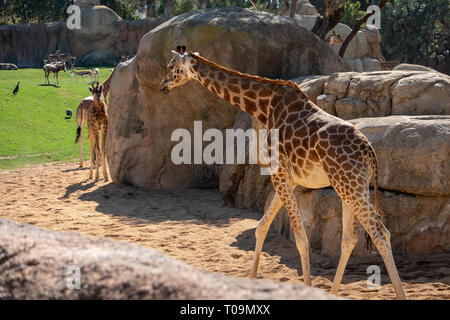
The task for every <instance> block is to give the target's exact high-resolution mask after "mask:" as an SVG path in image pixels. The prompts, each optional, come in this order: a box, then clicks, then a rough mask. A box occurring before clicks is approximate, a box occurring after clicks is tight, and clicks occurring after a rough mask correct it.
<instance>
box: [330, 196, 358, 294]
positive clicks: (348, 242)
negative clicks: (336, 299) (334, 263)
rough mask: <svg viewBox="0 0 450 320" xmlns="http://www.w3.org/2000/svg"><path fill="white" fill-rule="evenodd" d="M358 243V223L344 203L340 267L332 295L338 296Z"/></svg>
mask: <svg viewBox="0 0 450 320" xmlns="http://www.w3.org/2000/svg"><path fill="white" fill-rule="evenodd" d="M356 243H358V223H357V222H356V219H355V216H354V214H353V212H352V210H351V209H350V208H349V206H348V205H347V204H346V203H345V202H344V201H342V242H341V257H340V258H339V265H338V268H337V271H336V275H335V276H334V281H333V287H332V288H331V293H332V294H337V293H338V291H339V286H340V285H341V282H342V277H343V276H344V271H345V267H346V266H347V262H348V259H349V258H350V255H351V254H352V251H353V249H354V248H355V246H356Z"/></svg>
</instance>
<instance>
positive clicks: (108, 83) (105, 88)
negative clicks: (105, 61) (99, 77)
mask: <svg viewBox="0 0 450 320" xmlns="http://www.w3.org/2000/svg"><path fill="white" fill-rule="evenodd" d="M116 70H117V68H114V70H113V72H111V74H110V75H109V77H108V79H106V81H105V82H103V83H102V87H103V95H104V96H105V97H106V96H107V95H108V93H109V88H110V87H111V79H112V77H113V76H114V73H115V72H116Z"/></svg>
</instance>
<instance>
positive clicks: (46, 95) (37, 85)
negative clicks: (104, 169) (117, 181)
mask: <svg viewBox="0 0 450 320" xmlns="http://www.w3.org/2000/svg"><path fill="white" fill-rule="evenodd" d="M109 74H110V71H109V68H100V81H104V80H106V78H107V77H108V76H109ZM17 81H20V90H19V93H18V94H17V96H14V95H13V94H12V91H13V89H14V88H15V86H16V84H17ZM50 82H51V83H52V84H53V83H54V81H53V76H52V75H51V76H50ZM85 82H86V83H83V82H82V80H81V79H78V78H74V79H71V78H70V72H67V73H64V72H63V71H62V72H60V73H59V83H60V86H59V87H55V86H48V85H47V86H45V85H43V84H44V71H43V70H42V69H20V70H18V71H0V96H1V97H2V99H1V100H0V128H1V130H0V169H11V168H17V167H21V166H24V165H26V164H29V163H43V162H52V161H69V160H74V159H78V158H79V146H78V144H75V131H76V119H75V113H76V110H77V107H78V104H79V103H80V101H81V100H82V99H83V98H85V97H87V96H89V94H90V93H89V90H88V83H87V82H88V81H87V80H85ZM66 109H71V110H72V111H73V117H72V119H64V118H65V115H66ZM87 141H88V140H87V130H84V136H83V150H84V154H85V159H88V157H89V151H88V150H89V143H88V142H87Z"/></svg>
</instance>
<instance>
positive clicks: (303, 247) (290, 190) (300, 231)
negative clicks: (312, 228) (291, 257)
mask: <svg viewBox="0 0 450 320" xmlns="http://www.w3.org/2000/svg"><path fill="white" fill-rule="evenodd" d="M272 184H273V186H274V188H275V190H276V191H277V192H278V194H279V196H280V198H281V201H282V202H283V204H284V207H285V208H286V211H287V213H288V215H289V221H290V223H291V227H292V230H293V231H294V236H295V244H296V246H297V250H298V251H299V253H300V259H301V263H302V271H303V282H304V284H305V285H307V286H311V271H310V265H309V242H308V237H307V236H306V231H305V228H304V227H303V221H302V217H301V215H300V210H299V208H298V204H297V200H296V199H295V194H294V185H293V183H292V179H291V177H290V176H289V174H288V173H287V171H286V170H285V169H283V168H282V165H281V162H280V168H279V173H278V174H277V175H276V176H272Z"/></svg>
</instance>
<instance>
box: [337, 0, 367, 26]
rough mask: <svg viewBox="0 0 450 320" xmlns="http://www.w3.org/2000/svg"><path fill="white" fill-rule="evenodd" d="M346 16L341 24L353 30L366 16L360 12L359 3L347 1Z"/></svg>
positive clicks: (363, 12)
mask: <svg viewBox="0 0 450 320" xmlns="http://www.w3.org/2000/svg"><path fill="white" fill-rule="evenodd" d="M343 5H344V8H345V10H344V15H343V16H342V19H341V23H344V24H346V25H348V26H350V27H351V28H353V27H354V26H355V24H356V22H358V20H360V19H361V18H363V17H364V16H365V15H366V12H365V11H362V10H360V8H361V4H360V3H359V1H347V2H344V4H343Z"/></svg>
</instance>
